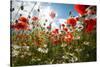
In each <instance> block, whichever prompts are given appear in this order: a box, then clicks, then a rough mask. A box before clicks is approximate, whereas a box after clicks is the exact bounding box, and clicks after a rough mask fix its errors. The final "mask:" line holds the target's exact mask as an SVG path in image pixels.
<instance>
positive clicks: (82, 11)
mask: <svg viewBox="0 0 100 67" xmlns="http://www.w3.org/2000/svg"><path fill="white" fill-rule="evenodd" d="M88 7H89V6H88V5H80V4H77V5H74V9H75V10H76V11H77V12H78V13H79V14H80V15H84V14H85V13H86V12H87V11H86V9H87V8H88Z"/></svg>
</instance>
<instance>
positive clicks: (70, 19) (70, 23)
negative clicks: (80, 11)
mask: <svg viewBox="0 0 100 67" xmlns="http://www.w3.org/2000/svg"><path fill="white" fill-rule="evenodd" d="M76 22H77V21H76V20H75V18H69V19H67V24H69V25H71V26H75V25H76Z"/></svg>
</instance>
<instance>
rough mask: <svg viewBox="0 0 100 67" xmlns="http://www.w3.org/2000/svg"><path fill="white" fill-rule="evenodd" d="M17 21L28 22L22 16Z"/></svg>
mask: <svg viewBox="0 0 100 67" xmlns="http://www.w3.org/2000/svg"><path fill="white" fill-rule="evenodd" d="M18 20H19V21H22V22H28V19H27V18H26V17H24V16H21V17H20V18H19V19H18Z"/></svg>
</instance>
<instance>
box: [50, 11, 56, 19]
mask: <svg viewBox="0 0 100 67" xmlns="http://www.w3.org/2000/svg"><path fill="white" fill-rule="evenodd" d="M49 15H50V17H51V18H52V19H54V18H55V16H56V13H55V12H54V11H51V12H50V14H49Z"/></svg>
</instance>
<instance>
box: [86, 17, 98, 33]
mask: <svg viewBox="0 0 100 67" xmlns="http://www.w3.org/2000/svg"><path fill="white" fill-rule="evenodd" d="M85 24H86V29H85V31H86V32H91V31H93V30H94V28H95V26H96V19H88V20H85Z"/></svg>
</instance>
